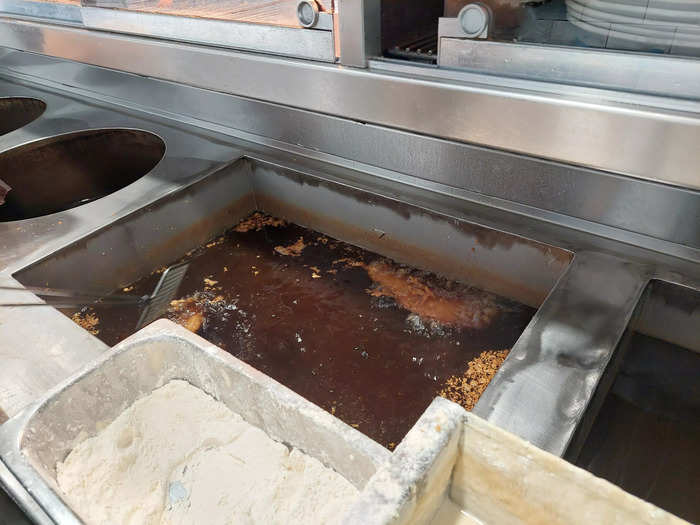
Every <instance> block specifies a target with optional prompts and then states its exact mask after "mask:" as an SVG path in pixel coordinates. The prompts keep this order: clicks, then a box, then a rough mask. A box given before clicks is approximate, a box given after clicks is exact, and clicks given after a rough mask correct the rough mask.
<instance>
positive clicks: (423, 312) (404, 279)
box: [365, 260, 500, 329]
mask: <svg viewBox="0 0 700 525" xmlns="http://www.w3.org/2000/svg"><path fill="white" fill-rule="evenodd" d="M365 268H366V270H367V273H368V274H369V277H370V279H372V281H374V287H373V288H371V289H370V290H368V293H369V294H370V295H372V296H375V297H381V296H386V297H391V298H393V299H394V300H395V301H396V302H397V303H398V304H399V306H401V307H402V308H405V309H406V310H408V311H410V312H413V313H415V314H416V315H418V316H419V317H421V318H422V319H427V320H431V321H435V322H437V323H439V324H440V325H442V326H449V327H452V328H473V329H481V328H486V327H487V326H489V325H490V324H491V322H492V321H493V320H494V319H495V318H496V316H497V315H498V313H499V312H500V308H499V307H498V305H497V303H496V301H495V300H494V298H493V296H491V295H490V294H488V293H486V292H483V291H481V290H477V289H475V288H471V287H469V286H467V285H463V284H461V283H457V282H454V281H446V282H433V281H435V278H434V277H433V278H432V279H431V278H430V277H429V276H428V275H427V274H426V273H425V272H420V271H418V270H414V269H411V268H407V267H404V266H400V265H397V264H396V263H393V262H391V261H387V260H377V261H373V262H372V263H370V264H369V265H366V266H365Z"/></svg>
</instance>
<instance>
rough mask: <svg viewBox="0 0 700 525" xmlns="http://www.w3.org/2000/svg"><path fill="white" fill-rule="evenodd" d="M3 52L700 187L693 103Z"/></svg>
mask: <svg viewBox="0 0 700 525" xmlns="http://www.w3.org/2000/svg"><path fill="white" fill-rule="evenodd" d="M350 5H353V4H352V3H351V4H350ZM0 46H5V47H9V48H13V49H20V50H23V51H29V52H33V53H41V54H45V55H49V56H53V57H58V58H63V59H68V60H74V61H78V62H82V63H85V64H92V65H98V66H102V67H105V68H111V69H117V70H121V71H127V72H129V73H133V74H136V75H144V76H148V77H154V78H160V79H163V80H168V81H173V82H179V83H183V84H187V85H191V86H196V87H199V88H204V89H210V90H213V91H217V92H222V93H228V94H232V95H237V96H242V97H249V98H253V99H257V100H264V101H267V102H271V103H274V104H283V105H286V106H291V107H295V108H300V109H304V110H308V111H313V112H318V113H323V114H328V115H334V116H337V117H341V118H346V119H351V120H353V121H359V122H362V123H371V124H376V125H379V126H386V127H390V128H396V129H402V130H408V131H411V132H414V133H419V134H424V135H430V136H434V137H440V138H444V139H447V140H454V141H458V142H467V143H471V144H477V145H481V146H485V147H490V148H498V149H503V150H506V151H511V152H515V153H522V154H525V155H532V156H537V157H541V158H545V159H551V160H554V161H560V162H567V163H572V164H578V165H581V166H585V167H591V168H596V169H601V170H606V171H609V172H612V173H617V174H622V175H628V176H634V177H639V178H644V179H648V180H655V181H663V182H667V183H670V184H678V185H681V186H686V187H692V188H696V189H697V188H700V176H699V174H698V169H697V166H698V165H700V151H699V150H698V148H697V147H696V145H697V144H698V141H699V140H700V120H699V119H698V102H697V101H696V100H676V99H667V98H665V97H660V96H649V95H634V94H630V93H621V92H616V91H612V90H604V89H593V88H591V89H579V88H576V87H573V86H566V85H561V86H555V87H556V89H551V88H552V85H550V86H549V89H548V90H547V92H543V91H542V88H538V87H537V83H532V82H527V81H515V82H514V81H513V80H512V79H511V80H510V81H508V82H506V83H503V82H502V81H501V79H499V78H498V77H489V76H488V75H482V76H481V78H480V80H479V81H478V82H474V81H473V80H464V79H460V78H459V76H451V75H449V74H445V75H436V74H435V70H433V69H430V68H421V67H418V66H405V67H403V68H398V69H400V71H396V70H390V69H384V70H378V69H374V68H370V69H354V68H348V67H344V66H340V65H335V64H323V63H320V62H311V61H305V60H293V59H284V58H281V57H273V56H266V55H256V54H250V53H243V52H239V51H234V50H227V49H220V48H211V47H203V46H197V45H192V44H187V43H182V42H171V41H162V40H157V39H152V38H142V37H136V36H127V35H121V34H116V33H110V32H102V31H96V30H86V29H83V28H78V27H73V26H70V25H59V24H56V23H53V24H50V23H45V22H40V21H35V20H29V19H27V20H20V19H10V18H2V19H0ZM115 49H119V52H114V50H115ZM212 72H216V73H215V74H212ZM643 87H644V86H639V88H640V90H643ZM651 144H655V145H656V146H650V145H651Z"/></svg>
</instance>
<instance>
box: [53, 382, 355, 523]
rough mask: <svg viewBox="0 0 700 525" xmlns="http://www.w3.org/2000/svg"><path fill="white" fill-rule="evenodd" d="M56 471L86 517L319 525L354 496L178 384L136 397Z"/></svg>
mask: <svg viewBox="0 0 700 525" xmlns="http://www.w3.org/2000/svg"><path fill="white" fill-rule="evenodd" d="M56 469H57V472H58V485H59V487H60V488H61V490H62V491H63V492H64V494H65V496H66V499H67V501H68V502H69V503H70V505H71V506H72V507H73V508H74V509H75V510H76V511H77V512H78V514H80V516H81V518H83V520H84V521H86V522H87V523H89V524H102V523H110V524H125V525H126V524H128V525H141V524H159V523H161V524H165V523H168V524H177V525H184V524H190V523H191V524H202V523H206V524H207V525H215V524H219V523H220V524H227V523H236V524H238V523H242V524H248V523H251V524H252V523H265V524H268V523H269V524H275V523H279V524H296V523H298V524H316V523H319V524H320V523H323V524H326V523H334V522H339V521H340V519H341V517H342V516H343V514H344V513H345V511H346V510H347V508H348V507H349V505H350V504H351V503H352V501H353V500H354V499H355V497H356V496H357V494H358V492H357V489H356V488H355V487H354V486H352V485H351V484H350V483H349V482H348V481H347V480H346V479H345V478H343V477H342V476H340V475H339V474H337V473H336V472H334V471H333V470H330V469H328V468H326V467H324V466H323V465H322V464H321V463H320V462H318V461H317V460H316V459H314V458H312V457H309V456H307V455H305V454H303V453H302V452H300V451H298V450H296V449H294V450H292V452H291V453H290V452H289V451H288V449H287V447H285V446H284V445H282V444H281V443H278V442H276V441H273V440H272V439H271V438H270V437H268V436H267V434H265V433H264V432H263V431H262V430H260V429H258V428H256V427H254V426H252V425H249V424H248V423H246V422H245V421H243V419H241V417H240V416H238V415H237V414H235V413H233V412H231V410H229V409H228V408H227V407H226V406H225V405H224V404H223V403H220V402H218V401H216V400H215V399H213V398H212V397H210V396H208V395H207V394H205V393H204V392H203V391H202V390H200V389H198V388H195V387H193V386H191V385H190V384H189V383H187V382H185V381H171V382H170V383H168V384H167V385H165V386H163V387H162V388H159V389H157V390H155V391H153V392H152V393H151V394H150V395H148V396H146V397H145V398H143V399H140V400H139V401H137V402H136V403H134V404H133V405H132V406H131V407H129V408H128V409H126V410H125V411H124V412H123V413H122V414H120V415H119V417H117V419H115V420H114V421H113V422H112V423H111V424H110V425H109V426H107V427H106V428H105V429H104V430H103V431H102V432H100V433H99V434H98V435H96V436H95V437H93V438H90V439H88V440H86V441H84V442H82V443H81V444H80V445H78V446H77V447H75V449H73V451H72V452H71V453H70V454H69V455H68V457H67V458H66V460H65V461H64V462H63V463H59V464H58V465H57V466H56Z"/></svg>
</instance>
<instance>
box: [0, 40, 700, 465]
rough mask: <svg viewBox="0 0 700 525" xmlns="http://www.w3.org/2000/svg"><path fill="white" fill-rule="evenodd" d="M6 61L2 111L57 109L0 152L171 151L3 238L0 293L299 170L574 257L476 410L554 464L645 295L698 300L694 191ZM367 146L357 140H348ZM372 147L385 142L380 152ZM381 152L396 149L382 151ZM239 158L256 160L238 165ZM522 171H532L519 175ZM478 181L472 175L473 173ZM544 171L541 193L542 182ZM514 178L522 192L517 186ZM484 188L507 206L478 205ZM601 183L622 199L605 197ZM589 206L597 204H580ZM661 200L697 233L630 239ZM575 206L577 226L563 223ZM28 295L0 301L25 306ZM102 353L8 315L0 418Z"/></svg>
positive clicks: (67, 68) (156, 84) (650, 233)
mask: <svg viewBox="0 0 700 525" xmlns="http://www.w3.org/2000/svg"><path fill="white" fill-rule="evenodd" d="M61 30H63V29H61ZM6 34H7V33H6ZM47 35H48V33H45V34H44V36H47ZM100 38H103V37H102V36H100ZM110 38H111V37H110ZM64 42H65V41H64ZM132 44H133V42H132ZM70 49H72V50H73V51H75V49H77V48H72V47H71V48H70ZM85 49H87V48H85ZM91 49H93V48H91ZM73 51H71V53H72V52H73ZM0 56H1V57H2V60H3V61H2V64H1V66H0V75H2V76H3V77H4V80H1V81H0V96H19V95H21V96H33V97H36V98H39V99H41V100H44V101H45V102H46V103H47V110H46V112H45V113H44V115H42V117H40V118H39V119H37V120H35V121H34V122H32V123H31V124H29V125H28V126H26V127H25V128H23V129H21V130H18V131H15V132H12V133H10V134H8V135H5V136H4V137H2V138H0V153H1V152H2V151H6V150H8V149H10V148H12V147H13V146H18V145H21V144H26V143H27V142H29V141H31V140H35V139H37V138H39V137H46V136H53V135H56V134H57V133H62V132H69V131H75V130H78V129H94V128H105V127H127V128H136V129H144V130H147V131H151V132H154V133H156V134H157V135H159V136H160V137H161V138H162V139H163V140H164V141H165V143H166V154H165V157H164V158H163V160H162V161H161V162H160V163H159V164H158V165H157V166H156V168H154V170H153V171H152V172H151V173H150V174H149V175H147V176H146V177H144V178H142V179H140V180H138V181H137V182H135V183H134V184H132V185H130V186H127V187H126V188H124V189H122V190H120V191H118V192H116V193H114V194H112V195H109V196H107V197H105V198H103V199H100V200H98V201H95V202H92V203H90V204H87V205H85V206H81V207H78V208H74V209H72V210H69V211H67V212H62V213H59V214H55V215H51V216H47V217H44V218H39V219H36V220H28V221H23V222H18V223H5V224H0V248H1V252H0V284H13V283H14V284H16V281H15V280H14V278H13V277H12V275H13V274H14V273H16V272H17V271H19V270H21V269H22V268H25V267H27V266H28V265H30V264H32V263H34V262H36V261H38V260H41V259H42V258H44V257H46V256H48V255H50V254H51V253H53V252H55V251H57V250H58V249H60V248H62V247H64V246H67V245H69V244H71V243H73V242H75V241H77V240H80V239H83V238H84V237H85V236H87V235H88V234H90V233H92V232H95V231H98V230H100V229H102V228H104V227H106V226H108V225H110V224H112V223H114V222H115V221H119V220H121V219H124V218H125V217H127V216H128V215H129V214H131V213H133V212H135V211H137V210H139V209H142V208H143V207H144V206H147V205H149V204H151V203H153V202H154V201H156V200H158V199H159V198H161V197H164V196H166V195H170V194H173V193H175V192H176V191H177V190H179V189H182V188H184V187H186V186H188V185H190V184H192V183H193V182H194V181H196V180H202V179H204V178H206V177H207V176H208V175H210V174H212V173H214V172H216V171H217V170H221V169H225V170H228V171H229V172H230V174H231V175H232V176H236V175H237V173H239V171H237V170H244V169H245V170H247V169H252V170H256V169H257V170H279V171H285V170H291V171H292V172H297V173H302V174H306V175H308V176H310V177H314V178H318V179H320V180H325V181H332V182H334V183H337V184H340V185H342V186H346V187H349V188H358V189H361V190H363V191H369V192H371V193H374V194H377V195H383V196H387V197H389V198H391V199H397V200H400V201H401V202H404V203H409V204H412V205H415V206H418V207H419V208H422V209H428V210H432V211H433V212H436V213H440V214H444V215H446V216H448V217H451V218H453V219H454V220H455V221H470V222H474V223H477V224H480V225H483V226H486V227H488V228H492V229H496V230H499V231H506V232H510V233H514V234H516V235H521V236H524V237H527V238H531V239H535V240H537V241H541V242H544V243H548V244H552V245H554V246H559V247H561V248H564V249H566V250H570V251H572V252H574V260H573V263H572V264H571V266H570V267H569V268H568V270H567V271H566V273H565V274H564V275H563V277H562V278H561V280H560V281H559V282H558V283H557V284H556V285H555V287H554V289H553V290H552V292H551V293H550V295H549V296H548V297H547V298H546V299H545V301H544V303H543V304H542V306H541V309H540V310H539V312H538V314H537V315H536V317H535V318H534V319H533V321H532V322H531V323H530V325H529V327H528V328H527V330H526V332H525V333H524V334H523V336H522V337H521V338H520V340H519V341H518V343H517V344H516V346H515V347H514V349H513V351H512V352H513V355H512V357H511V358H509V360H508V361H507V366H504V367H503V369H502V372H500V373H499V374H498V375H497V376H496V378H495V379H494V381H493V383H492V385H491V386H490V387H489V389H488V390H487V392H486V394H485V396H484V398H483V402H481V403H480V404H479V405H478V406H477V413H479V414H480V415H482V416H485V417H487V418H488V419H489V420H491V421H494V422H497V423H498V424H499V425H500V426H502V427H504V428H506V429H508V430H510V431H512V432H514V433H516V434H519V435H521V436H523V437H524V438H526V439H528V440H530V441H531V442H533V443H535V444H536V445H538V446H540V447H542V448H544V449H546V450H548V451H550V452H554V453H556V454H563V452H564V451H565V449H566V446H567V444H568V443H569V442H570V440H571V437H572V435H573V433H574V432H575V429H576V427H577V424H578V422H579V421H580V420H581V418H582V416H583V414H584V412H585V410H586V408H587V406H588V402H589V400H590V398H591V396H592V394H593V391H594V390H595V388H596V385H597V384H598V382H599V380H600V378H601V376H602V374H603V371H604V370H605V368H606V366H607V364H608V362H609V360H610V358H611V356H612V353H613V351H614V349H615V346H616V344H617V342H618V340H619V339H620V337H621V335H622V333H623V332H624V330H625V328H626V326H627V324H628V322H629V319H630V317H631V315H632V313H633V310H634V307H635V305H636V303H637V301H638V299H639V296H640V294H641V290H642V289H643V288H644V286H645V285H646V283H647V282H648V281H649V280H650V279H652V278H657V279H661V280H668V281H672V282H678V283H681V284H685V285H688V286H691V287H696V288H697V287H700V265H698V261H700V257H699V255H698V246H700V243H699V242H698V239H700V237H698V235H700V232H699V231H698V228H697V222H696V223H692V219H693V217H695V218H696V217H698V210H700V207H698V205H697V202H698V198H699V196H698V194H697V192H693V191H690V190H680V189H677V188H672V187H668V186H664V185H660V184H655V183H650V182H642V181H635V180H634V179H627V178H623V177H617V176H611V175H610V174H605V173H602V172H595V171H588V172H586V171H583V172H580V171H576V170H574V169H573V168H571V167H567V166H565V165H561V164H555V163H547V162H543V161H541V160H537V159H531V158H525V157H515V156H512V155H510V154H505V153H499V152H495V151H491V150H486V149H480V148H475V147H473V146H466V145H459V144H455V143H450V142H448V141H443V140H440V139H433V138H429V137H422V136H420V135H418V134H410V133H405V132H397V131H395V130H391V129H388V128H384V127H378V126H369V125H366V124H361V123H358V122H355V121H351V120H344V119H339V118H336V117H329V116H326V115H320V114H312V113H309V112H305V111H302V110H298V109H292V108H286V107H282V106H277V105H274V104H269V103H262V102H257V101H254V100H250V99H244V98H240V97H230V96H229V95H222V94H220V93H212V92H208V91H204V90H200V89H197V88H191V87H187V86H179V85H174V84H170V83H167V82H163V81H158V80H153V79H148V78H143V77H137V76H133V75H128V74H123V73H117V72H114V71H108V70H104V69H100V68H96V67H92V66H84V65H82V64H75V63H71V62H63V61H60V60H55V59H48V58H46V57H41V56H36V55H32V54H28V53H18V52H13V51H10V50H4V51H0ZM222 57H223V55H222ZM229 58H230V59H231V60H234V59H235V60H243V61H245V60H248V59H247V58H245V57H240V56H236V57H233V56H228V58H227V60H228V59H229ZM266 60H270V61H272V62H274V60H273V59H266ZM268 65H269V64H268ZM294 67H295V66H294ZM305 67H311V68H312V69H314V68H317V67H320V66H305ZM324 67H325V66H324ZM324 74H326V73H324ZM329 74H330V73H329ZM332 74H340V73H332ZM343 74H344V73H343ZM347 74H349V75H350V76H353V75H355V73H353V72H348V73H347ZM10 80H12V81H10ZM392 82H399V83H401V81H400V80H398V79H393V80H392ZM265 89H268V88H267V87H266V88H265ZM203 101H206V102H208V104H203V103H202V102H203ZM209 103H210V104H209ZM325 103H326V102H322V104H325ZM215 113H217V114H215ZM430 120H434V119H430ZM437 120H439V119H437ZM688 122H690V121H688ZM448 128H449V126H448ZM454 129H456V128H454ZM268 131H269V133H268ZM344 132H348V133H349V135H343V133H344ZM361 132H362V133H364V134H365V135H363V137H362V141H361V142H357V141H354V138H355V137H359V136H360V133H361ZM343 137H345V138H348V137H350V138H352V139H353V140H345V141H344V142H343V140H341V139H342V138H343ZM377 137H379V138H381V139H382V141H381V142H379V143H375V144H374V145H373V144H372V139H373V138H377ZM387 144H391V146H392V148H393V149H392V150H388V151H387V150H386V145H387ZM412 145H415V146H420V148H419V149H412V147H411V146H412ZM392 152H393V153H392ZM388 153H391V154H388ZM426 155H427V158H426ZM431 155H432V156H431ZM239 158H245V159H247V160H246V161H245V163H243V164H241V163H234V164H231V162H232V161H235V160H236V159H239ZM518 166H520V167H523V166H526V167H527V168H526V169H525V170H524V171H522V172H518V169H517V167H518ZM392 168H394V169H392ZM472 169H473V170H474V171H475V172H476V173H477V174H478V176H476V177H472V176H471V174H470V173H465V171H468V170H472ZM538 170H544V172H545V174H544V175H543V177H545V178H543V179H533V177H534V176H535V174H536V173H540V172H539V171H538ZM547 170H549V172H547ZM567 173H568V174H569V177H570V178H569V179H567V178H566V174H567ZM582 173H583V175H582ZM540 175H541V173H540ZM561 176H564V177H565V178H564V181H575V183H576V184H579V186H578V187H577V188H580V190H581V191H580V192H578V191H577V189H572V188H571V187H568V186H567V184H568V182H566V183H564V182H562V179H559V178H558V177H561ZM587 176H589V177H590V178H585V177H587ZM518 178H521V179H522V180H520V182H517V186H515V187H514V186H511V185H509V183H508V181H517V179H518ZM533 180H539V181H540V185H539V186H537V187H535V188H532V187H530V189H529V190H528V191H529V193H528V194H527V195H525V197H527V198H528V199H530V200H529V202H522V199H521V201H520V202H519V201H517V200H516V201H509V200H506V199H505V198H504V195H507V192H508V191H512V190H514V189H517V188H522V189H526V188H528V187H529V186H530V185H531V182H532V181H533ZM480 181H483V183H484V184H489V185H491V186H490V187H491V188H493V189H494V193H497V195H493V194H489V193H482V192H480V191H479V190H478V184H479V182H480ZM597 184H601V185H603V186H596V185H597ZM606 184H614V185H618V186H616V187H617V188H619V191H618V192H616V193H613V194H610V192H609V191H608V192H605V191H602V190H601V188H604V187H606V186H605V185H606ZM591 185H592V186H593V188H595V191H594V190H592V189H591V188H592V186H591ZM625 185H626V186H625ZM475 186H477V187H475ZM625 187H626V188H628V189H629V191H625V190H623V188H625ZM495 190H498V191H495ZM562 192H569V197H568V198H566V199H564V200H562V201H561V202H559V203H558V204H556V205H554V206H553V207H554V208H555V209H551V208H552V207H550V208H549V209H548V205H549V203H548V196H549V195H557V194H561V193H562ZM587 192H593V193H587ZM591 195H595V196H597V199H599V200H592V201H587V200H584V202H577V199H582V198H583V197H582V196H585V198H586V199H587V198H589V197H590V198H592V197H591ZM654 195H656V196H657V197H658V199H659V202H662V203H666V204H667V205H669V208H664V213H666V212H667V211H668V212H670V210H673V211H674V212H677V208H672V207H671V204H670V203H673V202H676V205H679V204H681V203H684V206H686V208H682V209H683V210H685V212H684V213H681V214H679V215H678V216H677V222H676V223H673V224H679V225H680V224H683V221H684V220H685V221H687V220H688V217H690V219H691V224H690V225H688V224H687V223H685V229H681V230H678V229H676V230H672V229H671V227H670V224H671V223H669V222H668V221H663V222H662V223H661V226H663V227H664V228H669V230H668V231H665V230H664V231H654V230H653V228H656V227H658V226H659V224H658V223H656V222H654V221H647V222H642V223H640V224H637V225H636V227H635V225H634V224H633V222H634V221H633V219H632V218H631V217H634V216H635V214H636V216H639V217H644V215H645V214H649V213H658V212H657V211H655V210H652V209H650V208H649V207H645V206H641V207H640V206H639V201H640V200H641V201H645V200H646V199H650V200H649V202H654V201H653V197H652V196H654ZM665 199H666V200H665ZM676 199H677V200H676ZM574 204H575V205H576V206H577V209H578V210H579V213H578V216H575V215H573V216H572V215H566V214H565V213H563V209H569V208H567V206H573V205H574ZM610 213H613V215H606V214H610ZM601 217H602V218H601ZM628 224H629V227H626V226H627V225H628ZM679 227H680V228H682V226H679ZM424 234H428V233H427V232H424ZM678 235H680V236H681V238H678V237H677V236H678ZM119 248H120V247H119V246H114V247H113V249H114V250H119ZM104 256H105V257H108V256H109V253H107V252H105V254H104ZM511 264H517V261H512V263H511ZM20 295H22V296H23V297H24V296H25V295H24V294H21V293H4V294H3V295H2V296H0V297H2V299H7V300H12V301H15V300H19V299H20ZM104 349H105V347H104V345H103V344H102V343H101V342H99V341H98V340H97V339H95V338H94V337H93V336H91V335H89V334H88V333H87V332H85V331H84V330H83V329H81V328H79V327H78V326H77V325H75V324H73V323H72V322H71V321H70V320H69V319H67V318H66V317H64V316H63V315H62V314H60V313H58V312H57V311H55V310H53V309H51V308H47V307H36V308H31V309H28V308H27V309H17V308H14V309H3V310H2V311H1V312H0V359H2V362H3V366H2V367H0V385H2V387H1V388H0V409H1V410H2V411H4V412H5V414H6V415H7V416H13V415H15V414H16V413H17V412H18V411H19V410H20V409H21V408H22V407H23V406H25V405H26V404H28V403H29V402H31V401H33V400H34V399H36V397H37V396H39V395H41V394H42V393H43V392H45V391H46V390H47V389H48V388H50V387H52V386H54V385H55V384H57V383H58V382H59V381H61V380H62V379H64V378H65V377H66V376H67V375H69V374H70V373H71V372H73V371H75V370H76V369H77V368H79V367H80V366H81V365H82V364H84V363H85V362H86V361H87V360H89V359H91V358H92V357H94V356H96V355H98V354H99V353H100V352H102V351H103V350H104Z"/></svg>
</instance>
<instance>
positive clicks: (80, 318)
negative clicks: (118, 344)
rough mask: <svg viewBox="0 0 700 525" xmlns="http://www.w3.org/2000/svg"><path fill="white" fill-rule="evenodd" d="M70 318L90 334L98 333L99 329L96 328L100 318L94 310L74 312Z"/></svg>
mask: <svg viewBox="0 0 700 525" xmlns="http://www.w3.org/2000/svg"><path fill="white" fill-rule="evenodd" d="M71 320H72V321H73V322H74V323H75V324H77V325H78V326H80V327H81V328H84V329H85V330H87V331H88V332H90V333H91V334H92V335H97V334H99V333H100V330H99V328H98V326H99V324H100V320H99V318H98V317H97V315H95V313H94V312H91V311H89V310H87V311H84V312H82V311H81V312H75V313H74V314H73V315H72V316H71Z"/></svg>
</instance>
